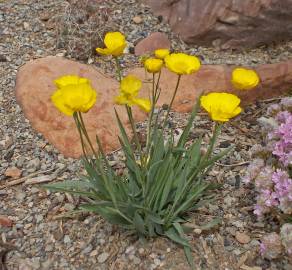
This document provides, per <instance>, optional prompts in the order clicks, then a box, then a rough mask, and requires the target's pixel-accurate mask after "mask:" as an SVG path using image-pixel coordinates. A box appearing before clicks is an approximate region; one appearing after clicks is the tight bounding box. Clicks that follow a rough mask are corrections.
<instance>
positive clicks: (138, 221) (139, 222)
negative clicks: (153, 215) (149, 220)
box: [133, 211, 146, 235]
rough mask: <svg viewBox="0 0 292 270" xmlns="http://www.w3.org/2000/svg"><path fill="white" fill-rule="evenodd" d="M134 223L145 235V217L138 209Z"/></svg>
mask: <svg viewBox="0 0 292 270" xmlns="http://www.w3.org/2000/svg"><path fill="white" fill-rule="evenodd" d="M133 224H134V226H135V228H136V230H137V231H138V232H139V233H141V234H143V235H145V234H146V231H145V223H144V220H143V218H142V217H141V216H140V214H139V213H138V211H136V212H135V215H134V220H133Z"/></svg>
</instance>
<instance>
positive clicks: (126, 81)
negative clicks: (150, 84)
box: [115, 75, 151, 112]
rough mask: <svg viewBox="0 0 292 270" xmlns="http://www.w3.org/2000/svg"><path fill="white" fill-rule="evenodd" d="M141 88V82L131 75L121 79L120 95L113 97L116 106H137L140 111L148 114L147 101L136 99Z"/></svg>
mask: <svg viewBox="0 0 292 270" xmlns="http://www.w3.org/2000/svg"><path fill="white" fill-rule="evenodd" d="M141 87H142V82H141V81H140V80H139V79H138V78H136V77H135V76H133V75H128V76H127V77H125V78H123V79H122V81H121V85H120V94H119V95H118V96H116V97H115V103H116V104H118V105H128V106H133V105H137V106H138V107H139V108H140V109H141V110H143V111H145V112H149V111H150V109H151V103H150V101H149V100H147V99H143V98H137V95H138V92H139V90H140V88H141Z"/></svg>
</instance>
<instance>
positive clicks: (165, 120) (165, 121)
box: [162, 75, 181, 130]
mask: <svg viewBox="0 0 292 270" xmlns="http://www.w3.org/2000/svg"><path fill="white" fill-rule="evenodd" d="M180 79H181V75H178V77H177V82H176V86H175V90H174V92H173V95H172V99H171V101H170V103H169V106H168V109H167V114H166V117H165V119H164V122H163V125H162V130H164V128H165V126H166V123H167V119H168V117H169V113H170V110H171V107H172V104H173V101H174V99H175V96H176V93H177V90H178V86H179V83H180Z"/></svg>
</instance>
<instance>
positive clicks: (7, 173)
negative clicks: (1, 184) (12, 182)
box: [4, 167, 22, 178]
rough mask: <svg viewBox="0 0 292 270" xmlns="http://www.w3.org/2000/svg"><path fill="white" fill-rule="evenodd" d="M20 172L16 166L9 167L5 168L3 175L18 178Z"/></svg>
mask: <svg viewBox="0 0 292 270" xmlns="http://www.w3.org/2000/svg"><path fill="white" fill-rule="evenodd" d="M21 173H22V172H21V170H19V169H18V168H17V167H9V168H7V169H6V171H5V173H4V175H5V176H6V177H11V178H19V177H20V176H21Z"/></svg>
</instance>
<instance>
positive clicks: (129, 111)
mask: <svg viewBox="0 0 292 270" xmlns="http://www.w3.org/2000/svg"><path fill="white" fill-rule="evenodd" d="M125 106H126V110H127V114H128V118H129V121H130V124H131V128H132V131H133V135H134V140H135V143H136V146H137V148H138V151H139V154H140V158H141V156H142V147H141V144H140V142H139V138H138V134H137V131H136V126H135V121H134V118H133V114H132V109H131V107H129V106H128V105H125Z"/></svg>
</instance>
